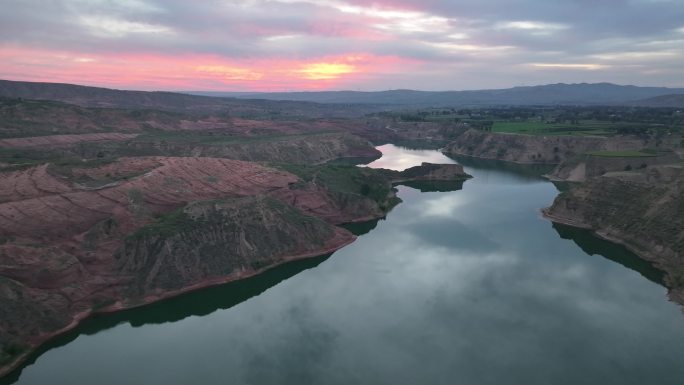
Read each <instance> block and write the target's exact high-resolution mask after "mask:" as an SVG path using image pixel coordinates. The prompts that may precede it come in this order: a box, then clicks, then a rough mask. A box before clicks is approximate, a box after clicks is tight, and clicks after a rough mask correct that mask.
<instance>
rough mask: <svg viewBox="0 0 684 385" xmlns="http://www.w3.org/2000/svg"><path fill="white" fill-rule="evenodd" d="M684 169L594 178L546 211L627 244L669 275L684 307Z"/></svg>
mask: <svg viewBox="0 0 684 385" xmlns="http://www.w3.org/2000/svg"><path fill="white" fill-rule="evenodd" d="M682 212H684V168H683V167H682V166H656V167H649V168H647V169H643V170H639V171H636V172H615V173H607V174H605V175H603V176H600V177H596V178H592V179H589V180H587V181H586V182H584V183H582V184H579V185H576V186H573V187H572V188H571V189H570V190H569V191H566V192H563V193H561V194H560V195H559V196H558V197H557V198H556V199H555V201H554V202H553V205H552V206H551V207H549V208H548V209H545V210H544V213H545V215H546V216H547V217H549V218H550V219H551V220H553V221H556V222H559V223H564V224H568V225H571V226H575V227H582V228H587V229H591V230H593V231H594V232H595V233H596V234H598V235H599V236H600V237H603V238H606V239H609V240H612V241H615V242H618V243H621V244H624V245H625V246H627V247H628V248H629V249H631V250H632V251H634V252H635V253H636V254H637V255H639V256H641V257H642V258H644V259H647V260H650V261H652V262H654V263H655V264H656V266H658V267H659V268H660V269H662V270H664V271H665V272H666V283H667V285H668V287H670V288H671V289H672V291H671V297H672V298H673V299H675V300H676V301H678V302H680V303H684V218H683V217H682V215H681V213H682Z"/></svg>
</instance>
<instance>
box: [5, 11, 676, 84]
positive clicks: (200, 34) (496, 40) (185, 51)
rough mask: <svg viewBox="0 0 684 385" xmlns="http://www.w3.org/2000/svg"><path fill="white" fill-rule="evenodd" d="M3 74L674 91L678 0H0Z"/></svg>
mask: <svg viewBox="0 0 684 385" xmlns="http://www.w3.org/2000/svg"><path fill="white" fill-rule="evenodd" d="M3 9H4V10H3V12H2V13H0V77H2V78H6V79H15V80H34V81H56V82H73V83H81V84H89V85H100V86H112V87H119V88H135V89H165V90H181V89H183V90H228V91H250V90H258V91H267V90H279V91H282V90H301V89H361V90H378V89H392V88H414V89H426V90H444V89H477V88H503V87H510V86H515V85H531V84H542V83H555V82H599V81H610V82H615V83H621V84H637V85H663V86H678V87H682V86H684V4H682V3H681V2H680V1H679V0H601V1H588V0H566V1H555V0H554V1H539V0H459V1H453V0H452V1H448V0H423V1H409V0H377V1H366V0H231V1H219V0H207V1H202V2H189V1H180V0H168V1H162V0H120V1H107V0H61V1H60V0H55V1H50V2H44V1H38V0H23V1H20V0H7V1H5V2H4V3H3Z"/></svg>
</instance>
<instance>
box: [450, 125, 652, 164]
mask: <svg viewBox="0 0 684 385" xmlns="http://www.w3.org/2000/svg"><path fill="white" fill-rule="evenodd" d="M643 147H644V143H643V141H641V140H639V139H632V138H626V137H619V138H610V140H609V139H607V138H604V137H588V136H567V135H557V136H551V135H549V136H542V135H520V134H504V133H487V132H482V131H478V130H473V129H471V130H468V131H466V132H465V133H464V134H463V135H461V136H459V137H458V138H457V139H456V140H455V141H453V142H451V143H450V144H448V145H447V146H446V147H445V148H444V149H443V152H444V153H445V154H446V155H455V156H472V157H478V158H486V159H496V160H503V161H507V162H515V163H549V164H557V163H560V162H562V161H563V160H566V159H570V158H573V157H575V156H578V155H582V154H584V153H586V152H588V151H617V150H639V149H641V148H643Z"/></svg>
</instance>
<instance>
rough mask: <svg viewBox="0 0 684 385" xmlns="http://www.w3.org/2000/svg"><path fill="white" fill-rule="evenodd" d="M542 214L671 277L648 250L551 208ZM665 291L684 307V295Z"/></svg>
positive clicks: (657, 257) (657, 258)
mask: <svg viewBox="0 0 684 385" xmlns="http://www.w3.org/2000/svg"><path fill="white" fill-rule="evenodd" d="M541 213H542V216H543V217H544V218H546V219H548V220H549V221H551V222H553V223H559V224H562V225H566V226H570V227H574V228H579V229H585V230H589V231H591V233H592V234H593V235H594V236H595V237H597V238H599V239H603V240H604V241H608V242H612V243H614V244H616V245H620V246H622V247H624V248H625V249H627V250H629V251H630V252H631V253H633V254H634V255H636V256H637V257H639V258H641V259H642V260H644V261H646V262H650V263H652V264H653V267H655V268H656V269H658V270H660V271H662V272H663V273H664V274H665V278H666V279H667V277H668V276H669V272H668V271H667V270H665V269H663V268H662V263H661V258H660V257H659V256H657V255H655V254H652V253H650V252H648V251H646V250H643V249H640V248H637V247H635V246H634V245H631V244H629V243H627V242H626V241H625V240H624V239H621V238H618V237H615V236H610V235H608V234H606V233H605V232H603V231H601V230H600V229H599V230H597V229H594V228H593V227H591V226H588V225H585V224H582V223H580V222H577V221H573V220H571V219H567V218H562V217H558V216H555V215H552V214H549V208H543V209H541ZM665 289H667V296H668V298H669V299H670V300H671V301H672V302H674V303H676V304H678V305H680V306H684V293H681V292H677V291H675V290H673V289H672V288H670V287H668V286H665Z"/></svg>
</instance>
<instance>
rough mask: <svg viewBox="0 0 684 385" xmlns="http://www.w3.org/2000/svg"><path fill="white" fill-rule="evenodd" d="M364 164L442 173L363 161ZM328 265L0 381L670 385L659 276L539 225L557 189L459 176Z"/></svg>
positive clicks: (677, 379)
mask: <svg viewBox="0 0 684 385" xmlns="http://www.w3.org/2000/svg"><path fill="white" fill-rule="evenodd" d="M379 148H380V150H382V151H383V153H384V156H383V158H381V159H379V160H377V161H375V162H373V163H372V164H371V165H370V166H372V167H385V168H394V169H404V168H406V167H410V166H414V165H416V164H420V163H421V162H423V161H429V162H453V160H450V159H448V158H446V157H444V156H443V155H441V154H440V153H439V152H436V151H420V150H406V149H401V148H397V147H394V146H392V145H386V146H381V147H379ZM461 163H463V164H464V165H466V166H467V167H466V171H468V172H469V173H471V174H472V175H473V176H474V177H475V178H473V179H471V180H469V181H467V182H465V184H464V185H463V189H462V190H460V191H452V192H424V193H421V192H420V191H419V190H416V189H413V188H409V187H404V186H399V187H398V189H399V196H400V197H401V198H402V199H403V200H404V203H402V204H401V205H399V206H397V207H396V208H395V209H394V210H393V211H392V212H391V213H390V214H389V215H388V216H387V219H386V220H381V221H378V222H377V223H371V224H366V225H365V226H356V227H355V228H354V230H355V231H357V232H360V233H361V232H365V231H369V232H368V233H367V234H365V235H363V236H361V237H359V239H358V240H357V241H356V242H355V243H353V244H352V245H350V246H348V247H345V248H344V249H342V250H340V251H338V252H336V253H334V254H333V255H332V256H329V257H321V258H316V259H312V260H307V261H299V262H296V263H294V264H291V265H287V266H283V267H281V268H277V269H273V270H271V271H269V272H268V273H266V274H264V275H262V276H259V277H256V278H254V279H250V280H246V281H242V282H237V283H233V284H229V285H225V286H221V287H217V288H211V289H208V290H204V291H200V292H195V293H191V294H189V295H187V296H183V297H180V298H177V299H173V300H169V301H165V302H162V303H158V304H154V305H151V306H149V307H145V308H142V309H137V310H132V311H128V312H124V313H119V314H115V315H108V316H99V317H96V318H94V319H91V320H89V321H88V322H86V323H85V324H84V325H83V326H82V327H81V328H79V330H77V331H75V332H73V333H71V334H69V335H66V336H64V337H62V338H60V339H58V340H56V341H55V342H53V343H52V344H51V345H50V346H47V347H46V348H45V349H44V351H43V352H41V354H40V355H37V357H36V359H35V362H34V363H33V364H30V365H28V366H26V367H25V368H24V369H23V371H22V372H21V373H20V374H19V375H17V374H15V376H14V377H13V378H9V379H6V380H5V383H17V384H26V385H29V384H30V385H41V384H69V385H77V384H99V385H109V384H117V385H118V384H146V385H151V384H166V385H168V384H206V385H213V384H297V385H301V384H344V385H348V384H450V385H451V384H621V385H624V384H649V383H654V384H656V383H657V384H682V383H684V365H682V364H681V357H682V355H683V354H684V316H683V315H682V313H681V311H680V308H679V307H678V306H676V305H674V304H672V303H670V302H668V301H667V298H666V290H665V289H664V288H663V287H662V286H661V285H660V284H659V282H660V279H661V276H660V273H659V272H658V271H656V270H654V269H653V268H651V267H650V266H649V265H648V264H646V263H643V262H641V260H639V259H637V258H635V256H634V255H632V254H630V253H628V252H626V251H625V250H624V249H622V248H620V247H616V246H614V245H611V244H609V243H607V242H603V241H600V240H597V239H595V238H593V237H591V236H590V235H589V234H587V233H586V232H582V231H577V230H573V229H569V228H565V227H558V226H555V227H554V226H553V225H552V224H551V223H550V222H548V221H547V220H545V219H543V218H541V217H540V215H539V209H540V208H542V207H545V206H548V205H549V204H550V203H551V202H552V201H553V198H554V197H555V195H556V194H557V190H556V189H555V188H554V186H553V185H552V184H551V183H548V182H546V181H544V180H542V179H540V178H538V177H535V176H533V175H532V174H533V173H530V172H528V171H525V170H522V171H521V170H506V169H505V168H504V167H502V166H498V165H492V164H491V163H481V162H475V163H472V161H471V162H470V163H469V162H466V161H461Z"/></svg>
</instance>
